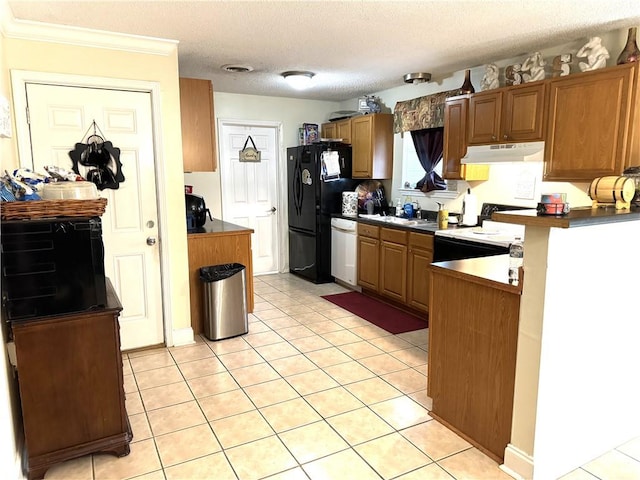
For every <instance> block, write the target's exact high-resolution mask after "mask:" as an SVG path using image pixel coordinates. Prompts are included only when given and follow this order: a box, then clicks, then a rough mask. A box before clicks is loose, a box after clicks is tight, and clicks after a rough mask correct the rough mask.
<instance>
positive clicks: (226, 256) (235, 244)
mask: <svg viewBox="0 0 640 480" xmlns="http://www.w3.org/2000/svg"><path fill="white" fill-rule="evenodd" d="M252 232H253V230H249V229H247V230H243V231H237V232H230V233H221V234H189V235H187V248H188V250H189V291H190V299H191V302H190V305H191V328H192V329H193V333H194V334H195V335H198V334H199V333H202V332H203V331H204V311H203V309H204V300H203V296H204V295H203V285H202V281H201V280H200V267H206V266H209V265H219V264H224V263H236V262H237V263H241V264H242V265H244V266H245V267H246V272H245V274H246V281H247V291H246V294H247V312H248V313H251V312H253V258H252V255H253V254H252V251H251V233H252Z"/></svg>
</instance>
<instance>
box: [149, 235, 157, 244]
mask: <svg viewBox="0 0 640 480" xmlns="http://www.w3.org/2000/svg"><path fill="white" fill-rule="evenodd" d="M155 244H156V239H155V238H154V237H147V245H155Z"/></svg>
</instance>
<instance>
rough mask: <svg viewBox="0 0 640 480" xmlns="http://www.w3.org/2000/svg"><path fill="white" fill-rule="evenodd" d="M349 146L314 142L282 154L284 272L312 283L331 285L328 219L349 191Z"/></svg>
mask: <svg viewBox="0 0 640 480" xmlns="http://www.w3.org/2000/svg"><path fill="white" fill-rule="evenodd" d="M359 183H360V181H359V180H354V179H352V178H351V147H350V146H349V145H345V144H343V143H316V144H313V145H304V146H299V147H291V148H288V149H287V185H288V196H289V202H288V203H289V271H290V272H291V273H294V274H296V275H300V276H302V277H304V278H306V279H308V280H311V281H312V282H314V283H327V282H332V281H333V277H332V276H331V214H332V213H340V212H341V211H342V192H345V191H351V192H352V191H354V190H355V189H356V187H357V186H358V184H359Z"/></svg>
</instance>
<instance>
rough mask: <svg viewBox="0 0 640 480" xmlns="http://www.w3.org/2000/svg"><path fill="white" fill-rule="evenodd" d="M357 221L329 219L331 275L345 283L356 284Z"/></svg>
mask: <svg viewBox="0 0 640 480" xmlns="http://www.w3.org/2000/svg"><path fill="white" fill-rule="evenodd" d="M357 226H358V223H357V222H356V221H355V220H347V219H346V218H332V219H331V275H333V276H334V277H335V278H336V279H338V280H340V281H342V282H344V283H346V284H347V285H352V286H354V287H355V286H356V285H357V284H358V282H357V280H358V231H357Z"/></svg>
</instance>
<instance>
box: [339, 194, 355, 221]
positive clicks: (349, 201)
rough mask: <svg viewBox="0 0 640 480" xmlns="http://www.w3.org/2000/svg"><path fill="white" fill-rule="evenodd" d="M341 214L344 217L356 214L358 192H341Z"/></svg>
mask: <svg viewBox="0 0 640 480" xmlns="http://www.w3.org/2000/svg"><path fill="white" fill-rule="evenodd" d="M342 215H344V216H345V217H357V216H358V194H357V193H356V192H342Z"/></svg>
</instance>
